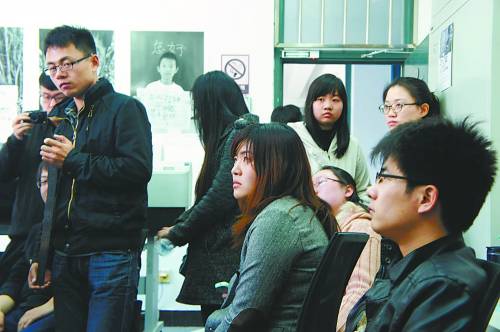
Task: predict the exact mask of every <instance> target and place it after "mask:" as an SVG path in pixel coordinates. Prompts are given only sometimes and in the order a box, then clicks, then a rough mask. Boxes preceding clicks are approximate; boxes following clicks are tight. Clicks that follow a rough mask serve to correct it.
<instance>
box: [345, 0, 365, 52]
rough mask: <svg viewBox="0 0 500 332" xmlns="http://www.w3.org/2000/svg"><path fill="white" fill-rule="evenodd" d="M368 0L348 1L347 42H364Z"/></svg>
mask: <svg viewBox="0 0 500 332" xmlns="http://www.w3.org/2000/svg"><path fill="white" fill-rule="evenodd" d="M365 27H366V0H349V1H347V26H346V44H364V43H365V30H366V29H365Z"/></svg>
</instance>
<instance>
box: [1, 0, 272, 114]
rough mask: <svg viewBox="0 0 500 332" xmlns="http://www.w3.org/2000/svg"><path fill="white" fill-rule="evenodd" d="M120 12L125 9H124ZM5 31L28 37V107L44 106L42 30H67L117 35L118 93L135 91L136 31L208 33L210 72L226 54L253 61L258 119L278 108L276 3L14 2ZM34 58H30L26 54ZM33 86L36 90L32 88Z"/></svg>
mask: <svg viewBox="0 0 500 332" xmlns="http://www.w3.org/2000/svg"><path fill="white" fill-rule="evenodd" d="M118 6H119V8H118ZM2 7H3V8H2V10H1V11H0V25H1V26H11V27H22V28H24V31H25V38H26V39H25V46H24V47H25V63H24V66H25V67H24V69H25V77H24V79H25V82H26V83H29V82H31V84H26V85H25V86H26V87H27V90H28V91H27V95H25V97H27V99H28V100H30V101H27V102H28V103H30V105H31V106H35V107H36V106H37V105H38V97H37V95H38V91H37V85H38V83H37V79H38V74H39V73H38V58H37V49H38V28H52V27H55V26H58V25H62V24H69V25H81V26H84V27H86V28H88V29H92V30H113V31H114V32H115V38H116V39H115V42H116V44H115V45H116V46H115V56H116V58H115V60H116V62H115V64H116V66H115V67H116V73H115V81H116V84H115V85H116V86H115V88H116V89H117V90H118V91H120V92H123V93H128V92H129V88H130V70H129V67H130V31H203V32H204V33H205V71H209V70H215V69H220V68H221V55H222V54H249V55H250V66H249V67H250V69H249V70H250V77H249V78H250V96H251V97H252V105H253V109H254V111H255V113H257V114H259V115H262V117H263V118H266V119H267V118H268V117H269V115H270V113H271V111H272V106H273V102H272V100H273V56H274V53H273V43H274V2H273V1H258V2H254V1H244V0H214V1H204V0H182V1H166V0H163V1H159V0H143V1H140V2H137V1H134V2H132V1H121V2H114V1H97V0H88V1H85V2H76V3H68V2H62V1H53V2H50V3H47V2H43V1H27V0H20V1H9V3H8V5H6V4H4V5H3V6H2ZM30 53H33V57H32V58H29V57H28V56H26V54H30ZM30 86H33V88H31V89H30V88H29V87H30Z"/></svg>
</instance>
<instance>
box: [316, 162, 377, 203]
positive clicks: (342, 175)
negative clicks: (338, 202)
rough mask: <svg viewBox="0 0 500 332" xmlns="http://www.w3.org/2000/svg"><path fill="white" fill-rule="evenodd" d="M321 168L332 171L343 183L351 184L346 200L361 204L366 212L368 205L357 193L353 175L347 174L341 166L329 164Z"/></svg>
mask: <svg viewBox="0 0 500 332" xmlns="http://www.w3.org/2000/svg"><path fill="white" fill-rule="evenodd" d="M321 170H327V171H330V172H332V173H333V174H334V175H335V176H336V177H337V178H338V179H339V180H340V181H341V183H342V184H343V185H345V186H351V188H352V195H351V196H349V198H348V199H347V200H348V201H350V202H353V203H354V204H356V205H359V206H361V207H362V208H363V209H364V210H365V211H367V212H368V207H367V206H366V204H365V203H363V201H362V200H361V198H360V197H359V195H358V189H357V188H356V181H354V179H353V177H352V176H351V174H349V172H347V171H345V170H343V169H342V168H339V167H335V166H331V165H326V166H323V167H321Z"/></svg>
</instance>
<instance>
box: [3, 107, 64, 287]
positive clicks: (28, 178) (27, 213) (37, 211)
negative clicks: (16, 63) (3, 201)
mask: <svg viewBox="0 0 500 332" xmlns="http://www.w3.org/2000/svg"><path fill="white" fill-rule="evenodd" d="M59 112H60V111H58V110H57V109H53V110H52V111H51V112H50V116H60V114H61V113H59ZM54 130H55V125H54V124H53V123H52V122H51V121H44V122H43V123H39V124H36V125H34V126H33V128H32V129H31V130H30V132H29V134H28V135H26V136H25V137H24V139H22V140H19V139H17V138H16V137H15V136H14V134H12V135H11V136H9V138H8V139H7V142H6V143H5V144H4V145H3V146H2V148H1V149H0V181H12V180H13V179H17V181H16V182H17V185H16V187H14V186H12V187H11V188H16V189H15V191H16V192H15V197H14V202H13V205H12V214H11V217H10V227H9V232H8V234H9V237H10V242H9V245H8V246H7V248H6V250H5V254H4V255H3V256H2V258H1V259H0V285H1V284H2V283H3V282H4V281H5V279H6V278H7V275H8V273H9V268H11V267H13V266H14V264H15V262H16V261H17V260H18V259H19V258H21V256H22V252H23V246H24V241H25V240H26V237H27V236H28V233H29V231H30V229H31V227H32V226H33V225H34V224H35V223H39V222H40V220H42V218H43V207H44V204H43V201H42V199H41V198H40V191H39V190H38V188H37V183H36V181H37V180H36V177H37V170H38V165H39V164H40V161H41V157H40V146H41V145H42V143H43V140H44V139H45V138H47V137H52V135H53V133H54ZM2 186H3V184H2ZM13 196H14V195H13Z"/></svg>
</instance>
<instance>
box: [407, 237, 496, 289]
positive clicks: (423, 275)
mask: <svg viewBox="0 0 500 332" xmlns="http://www.w3.org/2000/svg"><path fill="white" fill-rule="evenodd" d="M411 277H412V278H413V279H414V281H418V282H420V283H422V282H424V283H429V282H440V283H447V284H450V285H454V286H457V287H460V288H463V289H464V290H465V291H468V292H471V293H475V292H478V291H480V290H481V289H482V288H483V286H484V285H485V283H486V282H487V275H486V272H485V271H484V270H483V269H482V268H481V266H479V264H478V263H477V260H476V257H475V255H474V251H473V250H472V249H471V248H469V247H462V248H457V249H455V250H450V251H447V252H443V253H441V254H437V255H434V256H432V257H430V258H429V259H428V260H426V261H424V262H423V263H422V264H421V265H420V266H419V267H418V268H417V269H416V270H415V271H414V273H412V276H411Z"/></svg>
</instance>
